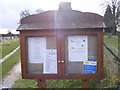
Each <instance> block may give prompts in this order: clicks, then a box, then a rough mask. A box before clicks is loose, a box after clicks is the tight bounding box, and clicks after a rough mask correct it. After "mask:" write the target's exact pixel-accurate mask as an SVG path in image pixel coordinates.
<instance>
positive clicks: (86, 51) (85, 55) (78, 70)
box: [64, 35, 97, 75]
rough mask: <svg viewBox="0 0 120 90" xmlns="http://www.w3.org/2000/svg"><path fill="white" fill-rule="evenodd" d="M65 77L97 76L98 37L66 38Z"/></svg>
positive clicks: (73, 36) (71, 36)
mask: <svg viewBox="0 0 120 90" xmlns="http://www.w3.org/2000/svg"><path fill="white" fill-rule="evenodd" d="M64 42H65V75H79V74H95V73H96V71H97V36H96V35H68V36H65V40H64Z"/></svg>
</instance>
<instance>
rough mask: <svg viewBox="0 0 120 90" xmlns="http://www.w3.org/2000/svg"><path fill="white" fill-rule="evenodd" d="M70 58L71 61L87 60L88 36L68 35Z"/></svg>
mask: <svg viewBox="0 0 120 90" xmlns="http://www.w3.org/2000/svg"><path fill="white" fill-rule="evenodd" d="M68 59H69V61H71V62H76V61H87V59H88V38H87V36H86V35H84V36H68Z"/></svg>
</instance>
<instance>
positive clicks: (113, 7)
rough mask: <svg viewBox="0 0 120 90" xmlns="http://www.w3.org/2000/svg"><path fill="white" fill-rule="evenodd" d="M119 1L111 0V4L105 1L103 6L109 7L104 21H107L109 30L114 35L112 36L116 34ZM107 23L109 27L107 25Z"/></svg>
mask: <svg viewBox="0 0 120 90" xmlns="http://www.w3.org/2000/svg"><path fill="white" fill-rule="evenodd" d="M119 1H120V0H110V1H109V2H108V1H105V2H104V4H102V5H103V6H107V8H106V12H105V14H104V19H105V24H106V26H107V28H110V29H111V32H110V33H112V34H116V25H117V23H116V22H117V8H118V2H119ZM111 18H112V19H111ZM107 20H108V21H107ZM107 22H108V24H109V25H108V24H107ZM110 25H111V26H110ZM108 26H109V27H108Z"/></svg>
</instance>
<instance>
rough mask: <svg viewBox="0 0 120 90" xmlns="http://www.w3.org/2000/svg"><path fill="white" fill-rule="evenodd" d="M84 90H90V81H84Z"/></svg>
mask: <svg viewBox="0 0 120 90" xmlns="http://www.w3.org/2000/svg"><path fill="white" fill-rule="evenodd" d="M81 83H82V90H89V80H88V79H82V82H81Z"/></svg>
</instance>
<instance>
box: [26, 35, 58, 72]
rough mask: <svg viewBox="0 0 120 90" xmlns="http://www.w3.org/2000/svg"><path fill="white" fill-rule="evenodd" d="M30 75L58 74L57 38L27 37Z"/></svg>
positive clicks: (28, 70)
mask: <svg viewBox="0 0 120 90" xmlns="http://www.w3.org/2000/svg"><path fill="white" fill-rule="evenodd" d="M26 41H27V47H28V49H27V52H28V53H27V60H28V61H27V72H28V74H58V64H57V46H56V37H55V36H47V37H44V36H43V37H42V36H41V37H27V39H26Z"/></svg>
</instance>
